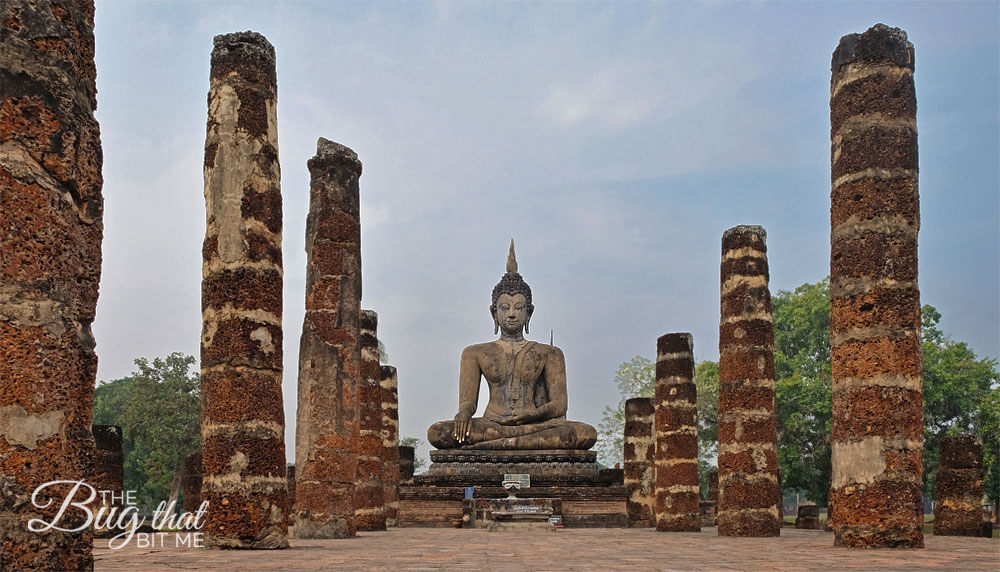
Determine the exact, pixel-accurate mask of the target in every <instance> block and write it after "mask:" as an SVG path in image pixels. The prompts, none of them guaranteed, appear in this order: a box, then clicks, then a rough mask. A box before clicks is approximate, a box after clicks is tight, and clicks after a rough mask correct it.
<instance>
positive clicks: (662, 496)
mask: <svg viewBox="0 0 1000 572" xmlns="http://www.w3.org/2000/svg"><path fill="white" fill-rule="evenodd" d="M654 403H655V404H656V405H655V407H656V413H655V417H656V422H655V425H656V509H655V510H656V530H658V531H661V532H698V531H700V530H701V525H700V523H699V520H700V519H699V515H700V514H701V506H700V504H699V501H700V500H701V497H700V495H699V492H700V486H699V484H698V407H697V398H696V390H695V385H694V340H693V339H692V337H691V334H665V335H663V336H660V337H659V338H658V339H657V340H656V397H655V398H654Z"/></svg>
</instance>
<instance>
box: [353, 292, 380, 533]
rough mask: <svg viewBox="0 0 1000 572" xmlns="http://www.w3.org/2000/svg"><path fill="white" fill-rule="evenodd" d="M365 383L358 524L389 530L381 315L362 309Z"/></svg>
mask: <svg viewBox="0 0 1000 572" xmlns="http://www.w3.org/2000/svg"><path fill="white" fill-rule="evenodd" d="M360 332H361V333H360V336H361V385H360V388H359V392H358V395H359V401H358V416H359V419H358V423H359V424H360V435H361V436H360V438H359V439H358V442H357V443H356V445H357V452H358V472H357V477H356V478H355V481H354V525H355V527H356V528H357V529H358V530H385V501H384V498H383V484H382V472H383V470H384V461H383V459H382V457H383V456H384V454H383V447H382V386H381V385H380V380H379V377H380V375H381V368H380V366H379V363H378V338H377V335H378V314H376V313H375V312H373V311H371V310H361V322H360Z"/></svg>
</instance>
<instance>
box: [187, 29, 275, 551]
mask: <svg viewBox="0 0 1000 572" xmlns="http://www.w3.org/2000/svg"><path fill="white" fill-rule="evenodd" d="M209 77H210V80H211V85H210V88H209V92H208V129H207V136H206V138H205V203H206V206H207V211H208V223H207V227H206V232H205V243H204V247H203V249H202V255H203V258H204V262H203V265H202V277H203V278H202V283H201V308H202V321H203V325H202V334H201V435H202V469H203V479H202V489H201V498H202V500H207V501H209V511H208V515H207V516H206V518H205V528H204V529H203V530H204V532H205V544H206V545H207V546H216V547H220V548H260V549H270V548H287V547H288V524H287V518H286V511H287V509H288V498H287V485H286V483H285V414H284V409H283V408H282V403H281V399H282V397H281V374H282V371H281V368H282V363H281V356H282V351H281V342H282V328H281V311H282V306H281V288H282V268H281V173H280V169H279V167H278V125H277V117H276V115H275V112H276V109H277V83H276V78H275V68H274V47H272V46H271V44H270V43H269V42H268V41H267V39H266V38H264V36H262V35H260V34H257V33H255V32H240V33H235V34H225V35H220V36H216V37H215V47H214V49H213V50H212V65H211V72H210V76H209Z"/></svg>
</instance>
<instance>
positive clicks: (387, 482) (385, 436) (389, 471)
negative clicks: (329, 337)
mask: <svg viewBox="0 0 1000 572" xmlns="http://www.w3.org/2000/svg"><path fill="white" fill-rule="evenodd" d="M380 379H381V382H380V386H381V388H382V399H381V401H382V416H381V418H382V428H381V429H382V430H381V436H382V463H383V467H382V478H383V482H382V485H383V487H384V492H383V499H384V500H385V517H386V524H387V525H388V526H396V524H397V522H398V521H399V481H400V466H399V389H398V385H399V382H398V377H397V372H396V368H394V367H392V366H389V365H384V366H382V371H381V373H380ZM411 474H412V471H411Z"/></svg>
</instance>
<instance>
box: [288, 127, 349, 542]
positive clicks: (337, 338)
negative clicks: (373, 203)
mask: <svg viewBox="0 0 1000 572" xmlns="http://www.w3.org/2000/svg"><path fill="white" fill-rule="evenodd" d="M309 174H310V176H311V181H310V196H309V217H308V218H307V220H306V253H307V254H308V262H307V266H306V316H305V320H304V322H303V324H302V341H301V343H300V345H299V348H300V349H299V409H298V430H297V432H296V437H295V465H296V472H297V474H296V479H297V481H298V482H297V485H296V491H295V495H296V509H295V510H296V516H295V522H296V525H295V535H296V537H298V538H349V537H352V536H354V534H355V531H356V529H355V526H354V502H353V501H354V488H355V487H354V483H355V480H356V479H357V474H358V459H357V457H358V455H357V446H356V444H357V443H358V441H359V439H360V436H361V427H360V423H359V389H360V383H361V345H360V337H361V331H360V323H359V321H360V317H361V220H360V218H359V214H360V213H359V209H360V194H359V193H360V190H359V189H360V188H359V186H358V179H359V178H360V177H361V161H359V160H358V156H357V154H355V153H354V151H351V150H350V149H348V148H347V147H344V146H343V145H340V144H337V143H334V142H333V141H328V140H326V139H323V138H322V137H321V138H320V139H319V141H318V142H317V144H316V156H314V157H313V158H312V159H310V160H309Z"/></svg>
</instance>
